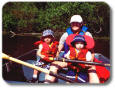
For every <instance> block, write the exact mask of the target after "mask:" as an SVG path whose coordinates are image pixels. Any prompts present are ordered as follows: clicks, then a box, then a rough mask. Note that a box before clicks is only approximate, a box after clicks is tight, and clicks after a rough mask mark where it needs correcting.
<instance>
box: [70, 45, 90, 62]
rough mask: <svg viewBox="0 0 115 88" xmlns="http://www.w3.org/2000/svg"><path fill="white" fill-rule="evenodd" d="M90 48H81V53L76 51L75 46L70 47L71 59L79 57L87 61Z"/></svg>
mask: <svg viewBox="0 0 115 88" xmlns="http://www.w3.org/2000/svg"><path fill="white" fill-rule="evenodd" d="M87 52H88V49H81V50H80V51H79V53H78V52H77V51H76V49H75V48H74V47H70V59H76V58H77V59H78V60H82V61H86V54H87Z"/></svg>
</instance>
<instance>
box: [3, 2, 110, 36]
mask: <svg viewBox="0 0 115 88" xmlns="http://www.w3.org/2000/svg"><path fill="white" fill-rule="evenodd" d="M109 11H110V9H109V6H108V5H107V4H106V3H104V2H9V3H6V4H5V5H4V7H3V31H7V32H8V31H10V30H12V31H14V32H17V33H19V32H22V33H23V32H41V31H43V30H44V29H46V28H51V29H53V30H54V31H55V32H57V31H58V32H63V31H65V29H66V28H67V27H69V25H70V24H69V20H70V18H71V16H72V15H75V14H80V15H81V16H82V17H83V20H84V23H85V24H86V25H87V26H88V28H89V31H90V32H92V33H93V34H95V36H96V35H98V36H109V32H110V30H109V28H110V27H109V25H110V24H109V22H110V21H109V16H110V15H109V13H110V12H109Z"/></svg>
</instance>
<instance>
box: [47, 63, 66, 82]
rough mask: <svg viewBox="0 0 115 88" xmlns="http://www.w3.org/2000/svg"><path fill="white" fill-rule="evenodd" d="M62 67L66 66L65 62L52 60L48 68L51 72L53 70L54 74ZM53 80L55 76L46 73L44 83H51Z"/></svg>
mask: <svg viewBox="0 0 115 88" xmlns="http://www.w3.org/2000/svg"><path fill="white" fill-rule="evenodd" d="M63 67H67V63H66V62H60V61H54V62H52V64H51V66H50V69H49V70H50V71H51V72H53V73H54V74H57V72H58V70H59V69H61V68H63ZM55 80H56V78H55V77H54V76H50V75H48V74H46V76H45V83H53V82H55Z"/></svg>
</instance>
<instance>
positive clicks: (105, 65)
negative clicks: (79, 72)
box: [54, 58, 110, 67]
mask: <svg viewBox="0 0 115 88" xmlns="http://www.w3.org/2000/svg"><path fill="white" fill-rule="evenodd" d="M54 60H55V61H63V62H71V63H79V64H88V65H98V66H104V67H110V64H107V63H97V62H90V61H80V60H70V59H65V58H62V59H60V58H56V59H54Z"/></svg>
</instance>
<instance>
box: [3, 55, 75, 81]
mask: <svg viewBox="0 0 115 88" xmlns="http://www.w3.org/2000/svg"><path fill="white" fill-rule="evenodd" d="M2 58H3V59H8V60H11V61H13V62H16V63H18V64H22V65H24V66H27V67H29V68H33V69H36V70H38V71H41V72H44V73H46V74H49V75H52V76H55V77H57V78H60V79H62V80H65V81H68V82H71V83H75V82H76V81H74V80H71V79H69V78H66V77H64V76H62V75H58V74H54V73H53V72H51V71H49V70H47V69H44V68H41V67H37V66H35V65H32V64H29V63H27V62H24V61H21V60H18V59H16V58H13V57H10V56H8V55H6V54H4V53H2Z"/></svg>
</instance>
